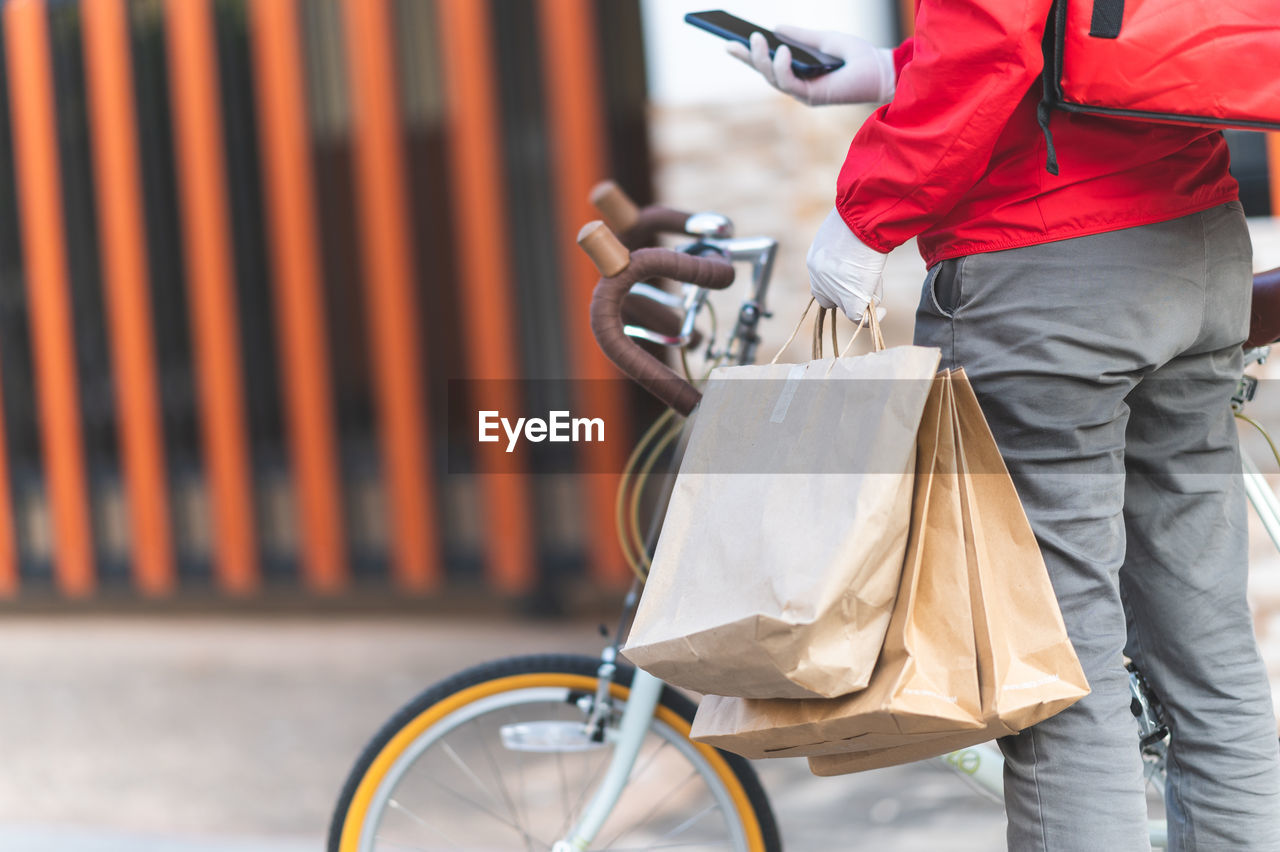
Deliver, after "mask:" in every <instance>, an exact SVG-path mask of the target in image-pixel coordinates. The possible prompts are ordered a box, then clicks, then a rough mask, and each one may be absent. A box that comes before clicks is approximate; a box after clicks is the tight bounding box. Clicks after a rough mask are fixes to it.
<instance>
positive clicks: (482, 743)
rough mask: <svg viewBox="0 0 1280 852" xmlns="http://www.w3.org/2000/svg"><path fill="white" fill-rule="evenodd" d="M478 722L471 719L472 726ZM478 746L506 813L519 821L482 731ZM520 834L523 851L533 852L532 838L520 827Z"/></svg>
mask: <svg viewBox="0 0 1280 852" xmlns="http://www.w3.org/2000/svg"><path fill="white" fill-rule="evenodd" d="M478 721H479V720H478V719H473V720H472V724H473V725H474V724H476V723H477V722H478ZM480 746H481V748H483V749H484V756H485V758H487V759H488V761H489V768H490V769H492V770H493V776H494V777H495V778H496V779H498V789H499V790H501V791H502V798H503V801H505V802H506V803H507V811H508V812H509V813H510V814H511V818H512V819H513V820H516V821H519V819H520V817H519V816H517V815H516V806H515V804H513V803H512V801H511V791H510V790H508V789H507V784H506V782H505V781H503V780H502V770H500V769H499V768H498V761H497V760H496V759H495V758H494V756H493V750H492V749H490V748H489V738H488V737H487V736H485V735H484V732H483V731H482V732H481V736H480ZM520 833H521V834H522V835H524V845H525V849H527V850H528V852H534V848H533V838H532V837H531V836H530V834H529V832H528V831H527V830H525V829H524V828H523V827H521V828H520Z"/></svg>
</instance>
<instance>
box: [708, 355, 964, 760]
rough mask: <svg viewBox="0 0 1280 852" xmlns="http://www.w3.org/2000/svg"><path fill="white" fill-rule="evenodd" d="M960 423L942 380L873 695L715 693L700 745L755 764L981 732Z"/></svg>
mask: <svg viewBox="0 0 1280 852" xmlns="http://www.w3.org/2000/svg"><path fill="white" fill-rule="evenodd" d="M952 420H953V415H952V403H951V382H950V381H949V380H948V379H947V378H946V377H945V376H940V377H938V378H937V379H936V380H935V381H934V384H933V388H932V390H931V392H930V394H929V399H928V402H927V403H926V404H925V410H924V416H923V418H922V419H921V423H920V432H919V436H918V442H917V450H916V482H915V496H914V500H913V503H912V516H911V530H910V537H909V539H908V544H907V555H906V561H905V564H904V566H903V571H902V583H901V586H900V587H899V591H898V598H897V603H896V604H895V605H894V610H893V616H892V619H891V620H890V622H889V629H888V632H887V633H886V634H885V644H884V648H883V650H882V651H881V652H880V659H879V661H878V662H877V663H876V667H875V671H874V672H873V673H872V676H871V682H870V683H869V684H868V686H867V687H866V689H863V690H861V691H859V692H855V693H853V694H851V695H847V696H844V697H841V698H816V699H804V700H793V699H785V698H778V699H751V698H725V697H721V696H715V695H708V696H706V697H705V698H703V700H702V702H701V704H699V706H698V714H697V716H696V717H695V718H694V721H693V731H692V734H691V736H692V737H693V739H695V740H697V741H698V742H703V743H707V744H708V745H713V746H716V747H718V748H722V749H725V750H726V751H731V752H734V753H736V754H740V755H742V756H744V757H749V758H763V757H793V756H803V755H814V754H828V753H831V752H839V751H845V750H847V749H848V748H850V747H853V746H854V744H856V747H858V748H877V747H883V746H887V745H891V744H894V743H897V742H900V741H901V740H902V738H903V735H915V734H923V733H934V732H946V731H957V730H970V731H971V730H973V729H975V728H977V729H981V728H982V726H983V723H982V706H981V700H980V697H979V694H978V677H977V657H976V652H975V650H974V628H973V618H972V607H971V604H970V601H969V571H968V568H967V567H966V564H967V560H966V556H965V537H964V529H963V518H962V510H961V505H960V489H959V480H958V477H957V475H956V474H957V467H956V450H955V443H954V434H953V425H952Z"/></svg>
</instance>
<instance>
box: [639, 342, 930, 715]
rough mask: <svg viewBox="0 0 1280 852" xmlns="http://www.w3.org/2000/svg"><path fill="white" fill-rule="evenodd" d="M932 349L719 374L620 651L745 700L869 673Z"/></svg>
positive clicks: (897, 552)
mask: <svg viewBox="0 0 1280 852" xmlns="http://www.w3.org/2000/svg"><path fill="white" fill-rule="evenodd" d="M938 361H939V352H938V350H937V349H928V348H922V347H915V346H903V347H895V348H892V349H886V350H884V351H880V352H874V353H871V354H868V355H861V356H857V357H851V358H836V359H831V358H828V359H822V360H815V361H810V362H809V363H807V364H796V365H787V364H770V365H763V366H745V367H725V368H720V369H717V370H715V371H714V372H713V373H712V374H711V379H710V381H709V382H708V384H707V387H706V389H705V391H704V395H703V399H702V402H701V404H700V405H699V407H698V409H697V411H696V413H695V415H694V417H695V420H694V423H693V426H692V432H691V435H690V439H689V445H688V448H687V450H686V452H685V457H684V460H683V462H682V464H681V467H680V474H679V476H678V477H677V479H676V484H675V487H674V490H673V492H672V495H671V500H670V503H669V505H668V508H667V514H666V519H665V521H664V524H663V529H662V536H661V538H660V539H659V542H658V547H657V551H656V553H655V555H654V559H653V566H652V568H651V570H650V573H649V579H648V582H647V584H646V585H645V589H644V594H643V596H642V598H641V601H640V606H639V609H638V611H637V613H636V618H635V623H634V625H633V626H632V628H631V634H630V638H629V639H628V643H627V646H626V647H625V648H624V649H623V654H624V655H625V656H626V657H627V658H628V659H629V660H631V662H633V663H635V664H636V665H637V666H639V667H640V668H642V669H644V670H646V671H648V672H650V673H651V674H654V675H656V676H657V677H660V678H662V679H664V680H666V681H667V682H669V683H673V684H675V685H677V686H682V687H686V688H688V689H692V690H695V691H697V692H702V693H714V694H717V695H736V696H745V697H751V698H781V697H786V698H809V697H815V696H818V697H832V696H837V695H844V694H846V693H849V692H852V691H853V690H857V689H861V688H863V687H865V686H866V685H867V682H868V681H869V680H870V676H871V669H872V667H873V666H874V664H875V660H876V657H877V656H878V655H879V653H880V646H881V643H882V642H883V640H884V633H885V629H886V627H887V626H888V623H889V615H890V611H891V610H892V608H893V601H894V597H895V595H896V593H897V589H898V580H899V577H900V575H901V571H902V557H903V553H904V551H905V549H906V543H907V527H908V521H909V518H910V514H911V490H912V474H913V468H914V461H915V436H916V432H917V431H918V429H919V425H920V415H921V412H922V411H923V409H924V403H925V399H926V397H927V396H928V393H929V387H930V385H931V382H932V377H933V375H934V373H935V371H936V370H937V365H938Z"/></svg>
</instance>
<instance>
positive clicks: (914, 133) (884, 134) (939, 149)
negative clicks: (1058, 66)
mask: <svg viewBox="0 0 1280 852" xmlns="http://www.w3.org/2000/svg"><path fill="white" fill-rule="evenodd" d="M1051 5H1052V0H921V2H920V3H919V6H918V11H917V14H916V35H915V38H914V39H913V40H908V41H907V42H904V43H903V44H902V46H901V47H899V48H898V49H897V50H896V51H894V64H895V65H898V72H899V73H898V84H897V88H896V90H895V92H894V96H893V100H892V101H890V102H889V103H887V104H885V105H884V106H882V107H880V108H879V109H877V110H876V111H875V112H874V113H872V115H871V117H870V118H869V119H867V121H866V122H865V123H864V124H863V125H862V128H861V129H860V130H859V131H858V133H857V135H856V136H855V137H854V139H853V143H852V144H851V145H850V146H849V153H848V155H847V156H846V158H845V162H844V167H843V168H842V169H841V171H840V178H839V181H838V186H837V193H836V207H837V209H839V211H840V215H841V217H842V218H843V219H844V221H845V223H846V224H847V225H848V226H849V228H850V230H852V231H853V233H854V234H856V235H857V236H858V238H859V239H861V240H862V241H863V242H864V243H866V244H867V245H869V246H871V247H872V248H874V249H876V250H877V251H882V252H887V251H889V250H891V249H893V248H894V247H896V246H899V245H901V244H902V243H904V242H906V241H907V240H908V239H910V238H911V237H914V236H915V235H916V234H919V233H920V232H922V231H924V230H926V229H927V228H928V227H929V226H930V225H931V224H932V223H933V222H935V221H937V220H938V219H940V218H942V217H943V216H944V215H946V213H947V212H948V211H949V210H950V209H951V208H952V207H954V206H955V204H956V202H957V201H958V200H959V199H960V198H961V196H963V195H964V194H965V193H966V192H967V191H968V190H969V189H970V188H971V187H973V185H974V184H975V183H977V181H978V178H979V177H980V176H981V175H982V174H983V172H984V171H985V170H986V167H987V164H988V162H989V160H990V159H991V152H992V150H993V149H994V147H995V144H996V141H997V139H998V138H999V136H1000V134H1001V132H1002V131H1003V130H1004V127H1005V124H1006V123H1007V122H1008V120H1009V117H1010V116H1011V115H1012V114H1013V111H1014V109H1015V108H1016V107H1017V105H1018V102H1019V101H1020V100H1022V98H1023V97H1024V96H1025V95H1026V93H1027V90H1028V89H1029V88H1030V87H1031V86H1032V85H1033V84H1034V83H1035V82H1036V80H1037V79H1038V78H1039V76H1040V71H1041V69H1042V67H1043V64H1044V60H1043V56H1042V53H1041V46H1040V43H1041V40H1042V38H1043V37H1044V30H1045V25H1046V21H1047V20H1048V16H1049V8H1050V6H1051ZM908 51H909V52H908ZM899 63H901V64H899Z"/></svg>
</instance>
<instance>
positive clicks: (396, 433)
mask: <svg viewBox="0 0 1280 852" xmlns="http://www.w3.org/2000/svg"><path fill="white" fill-rule="evenodd" d="M343 11H344V23H345V31H346V47H347V61H348V65H349V69H348V70H349V73H350V79H351V83H350V89H351V100H352V111H353V126H354V132H355V174H356V189H357V199H358V204H359V213H360V237H361V246H362V249H363V253H364V257H363V261H364V269H365V282H364V286H365V289H366V292H367V299H368V318H367V321H368V323H369V344H370V347H371V349H372V361H373V371H374V376H375V386H376V395H377V406H378V420H379V429H380V432H381V435H380V440H381V449H382V470H383V477H384V479H385V481H386V483H387V493H388V495H389V498H390V499H389V500H388V503H389V508H390V514H391V537H392V552H393V554H394V560H395V561H394V578H395V581H396V584H397V585H398V586H399V588H401V589H403V590H405V591H410V592H423V591H427V590H429V589H431V588H432V587H434V586H435V585H437V584H438V583H439V581H440V579H441V565H440V555H439V551H440V548H439V539H438V535H437V530H436V509H435V496H434V489H433V487H432V479H431V477H432V473H431V465H430V459H429V456H428V455H427V453H426V447H428V446H430V445H431V436H430V434H429V432H428V428H427V418H426V414H425V411H426V406H425V403H424V399H423V382H422V376H421V370H420V368H419V363H420V360H419V357H418V353H417V349H416V342H415V341H416V338H417V335H418V333H419V329H417V328H415V318H416V317H417V316H418V312H417V310H416V309H415V307H414V294H413V280H414V276H413V270H412V263H413V261H412V254H411V252H410V247H409V230H408V225H409V223H408V211H409V205H408V203H407V198H406V197H405V167H404V152H403V150H402V147H401V146H402V138H401V121H400V115H399V109H398V108H397V103H396V79H395V65H394V62H395V52H394V51H395V47H394V42H393V40H392V30H391V14H390V9H389V7H388V3H387V0H344V4H343Z"/></svg>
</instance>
